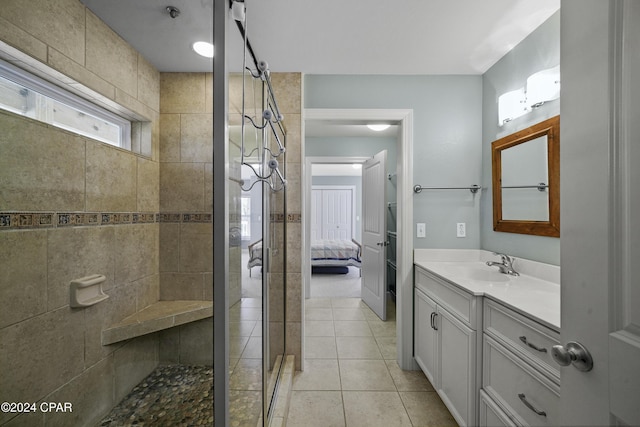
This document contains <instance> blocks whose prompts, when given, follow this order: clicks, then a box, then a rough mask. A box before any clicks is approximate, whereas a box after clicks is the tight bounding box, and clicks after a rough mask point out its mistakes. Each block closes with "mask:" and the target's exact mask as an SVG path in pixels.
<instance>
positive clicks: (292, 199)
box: [287, 162, 302, 213]
mask: <svg viewBox="0 0 640 427" xmlns="http://www.w3.org/2000/svg"><path fill="white" fill-rule="evenodd" d="M301 174H302V167H301V165H300V163H293V162H291V163H290V162H287V212H288V213H300V212H302V180H301V177H300V175H301Z"/></svg>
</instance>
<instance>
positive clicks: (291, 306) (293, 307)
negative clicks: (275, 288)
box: [286, 273, 302, 322]
mask: <svg viewBox="0 0 640 427" xmlns="http://www.w3.org/2000/svg"><path fill="white" fill-rule="evenodd" d="M286 294H287V313H286V316H287V321H290V322H297V321H300V320H302V310H301V304H302V274H301V273H287V293H286Z"/></svg>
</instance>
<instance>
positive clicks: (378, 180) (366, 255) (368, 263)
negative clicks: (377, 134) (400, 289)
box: [361, 150, 387, 320]
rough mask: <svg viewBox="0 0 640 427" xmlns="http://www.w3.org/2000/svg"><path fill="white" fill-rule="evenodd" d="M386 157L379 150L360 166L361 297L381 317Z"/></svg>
mask: <svg viewBox="0 0 640 427" xmlns="http://www.w3.org/2000/svg"><path fill="white" fill-rule="evenodd" d="M386 160H387V151H386V150H383V151H381V152H379V153H378V154H376V155H375V156H373V158H371V159H369V160H367V161H366V162H364V165H363V166H362V280H361V288H362V290H361V298H362V300H363V301H364V302H365V303H366V304H367V305H368V306H369V307H370V308H371V310H373V311H374V312H375V313H376V314H377V315H378V317H380V319H382V320H386V319H387V280H386V279H387V277H386V276H387V262H386V252H387V251H386V245H387V216H386V215H385V201H386V192H387V191H386V189H387V183H386V177H387V167H386Z"/></svg>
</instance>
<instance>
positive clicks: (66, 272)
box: [46, 227, 115, 310]
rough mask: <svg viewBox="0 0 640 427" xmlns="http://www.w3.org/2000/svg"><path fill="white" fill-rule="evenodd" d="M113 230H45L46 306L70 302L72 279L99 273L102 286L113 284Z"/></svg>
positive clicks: (107, 286) (51, 306)
mask: <svg viewBox="0 0 640 427" xmlns="http://www.w3.org/2000/svg"><path fill="white" fill-rule="evenodd" d="M114 244H115V233H114V228H113V227H69V228H58V229H54V230H49V231H48V242H47V248H46V249H47V269H48V271H49V274H48V277H47V280H46V283H47V292H46V295H47V309H48V310H54V309H56V308H60V307H64V306H68V305H69V286H70V285H69V284H70V282H71V281H72V280H74V279H79V278H81V277H85V276H89V275H92V274H102V275H104V276H105V277H106V281H105V282H104V283H103V289H104V290H108V289H111V288H112V287H113V285H114V274H115V262H114Z"/></svg>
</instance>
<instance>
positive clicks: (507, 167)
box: [491, 116, 560, 237]
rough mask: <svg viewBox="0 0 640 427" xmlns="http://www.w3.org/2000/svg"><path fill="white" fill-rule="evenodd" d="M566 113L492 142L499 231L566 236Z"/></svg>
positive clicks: (495, 202) (496, 228)
mask: <svg viewBox="0 0 640 427" xmlns="http://www.w3.org/2000/svg"><path fill="white" fill-rule="evenodd" d="M559 147H560V116H556V117H553V118H551V119H548V120H545V121H543V122H540V123H538V124H536V125H533V126H531V127H529V128H527V129H523V130H521V131H519V132H516V133H514V134H512V135H508V136H506V137H504V138H501V139H499V140H497V141H494V142H493V143H492V144H491V156H492V166H493V229H494V230H495V231H502V232H508V233H520V234H532V235H538V236H549V237H559V236H560V148H559Z"/></svg>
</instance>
